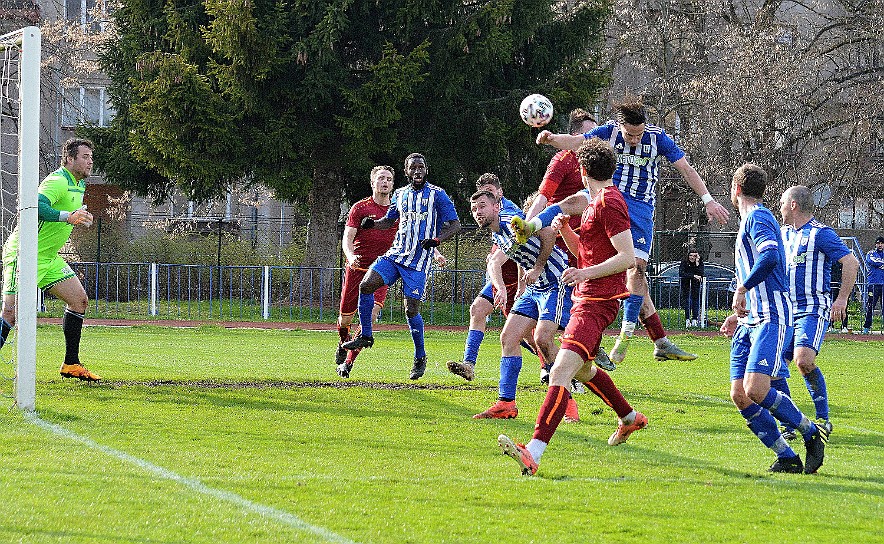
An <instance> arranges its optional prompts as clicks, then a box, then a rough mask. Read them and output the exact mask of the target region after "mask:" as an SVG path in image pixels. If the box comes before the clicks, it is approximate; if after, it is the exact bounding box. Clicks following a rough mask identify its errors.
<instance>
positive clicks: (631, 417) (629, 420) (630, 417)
mask: <svg viewBox="0 0 884 544" xmlns="http://www.w3.org/2000/svg"><path fill="white" fill-rule="evenodd" d="M637 413H638V412H636V411H635V410H633V411H631V412H629V413H628V414H626V415H625V416H623V417H622V418H620V421H621V422H622V423H623V424H624V425H632V424H633V423H635V415H636V414H637Z"/></svg>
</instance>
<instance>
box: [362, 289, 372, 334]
mask: <svg viewBox="0 0 884 544" xmlns="http://www.w3.org/2000/svg"><path fill="white" fill-rule="evenodd" d="M372 310H374V293H359V325H360V327H362V330H361V331H360V332H359V334H361V335H362V336H371V335H372V334H371V312H372Z"/></svg>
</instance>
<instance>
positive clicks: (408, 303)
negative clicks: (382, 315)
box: [405, 298, 421, 319]
mask: <svg viewBox="0 0 884 544" xmlns="http://www.w3.org/2000/svg"><path fill="white" fill-rule="evenodd" d="M419 313H421V305H420V303H419V302H417V301H412V299H408V298H407V299H405V316H406V317H408V319H411V318H413V317H415V316H417V315H418V314H419Z"/></svg>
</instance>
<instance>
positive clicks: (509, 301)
mask: <svg viewBox="0 0 884 544" xmlns="http://www.w3.org/2000/svg"><path fill="white" fill-rule="evenodd" d="M518 292H519V282H518V281H516V282H515V283H508V284H506V305H505V306H504V308H503V315H504V316H509V315H510V310H512V309H513V303H514V302H515V301H516V293H518ZM496 293H497V288H495V287H494V285H492V284H491V282H488V283H486V284H485V287H484V288H482V292H481V293H479V296H480V297H482V298H484V299H485V300H487V301H488V302H490V303H491V304H494V295H495V294H496Z"/></svg>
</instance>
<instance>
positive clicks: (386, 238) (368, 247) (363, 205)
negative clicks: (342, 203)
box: [347, 197, 399, 268]
mask: <svg viewBox="0 0 884 544" xmlns="http://www.w3.org/2000/svg"><path fill="white" fill-rule="evenodd" d="M389 208H390V207H389V206H381V205H380V204H378V203H377V202H375V201H374V199H373V198H371V197H368V198H363V199H362V200H360V201H359V202H357V203H356V204H353V207H352V208H350V213H348V214H347V226H348V227H353V228H355V229H356V238H355V239H354V240H353V251H354V252H355V253H356V255H358V256H359V265H360V266H362V267H365V268H368V267H369V266H371V263H373V262H374V260H375V259H377V258H378V257H380V256H381V255H383V254H384V253H386V252H387V250H388V249H390V246H392V245H393V237H394V236H396V229H397V228H398V225H399V220H398V219H397V220H396V223H394V224H393V226H392V227H390V228H388V229H384V230H380V229H362V228H359V224H360V223H361V222H362V218H363V217H371V218H372V219H374V220H375V221H378V220H380V219H383V218H384V216H386V215H387V210H388V209H389Z"/></svg>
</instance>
